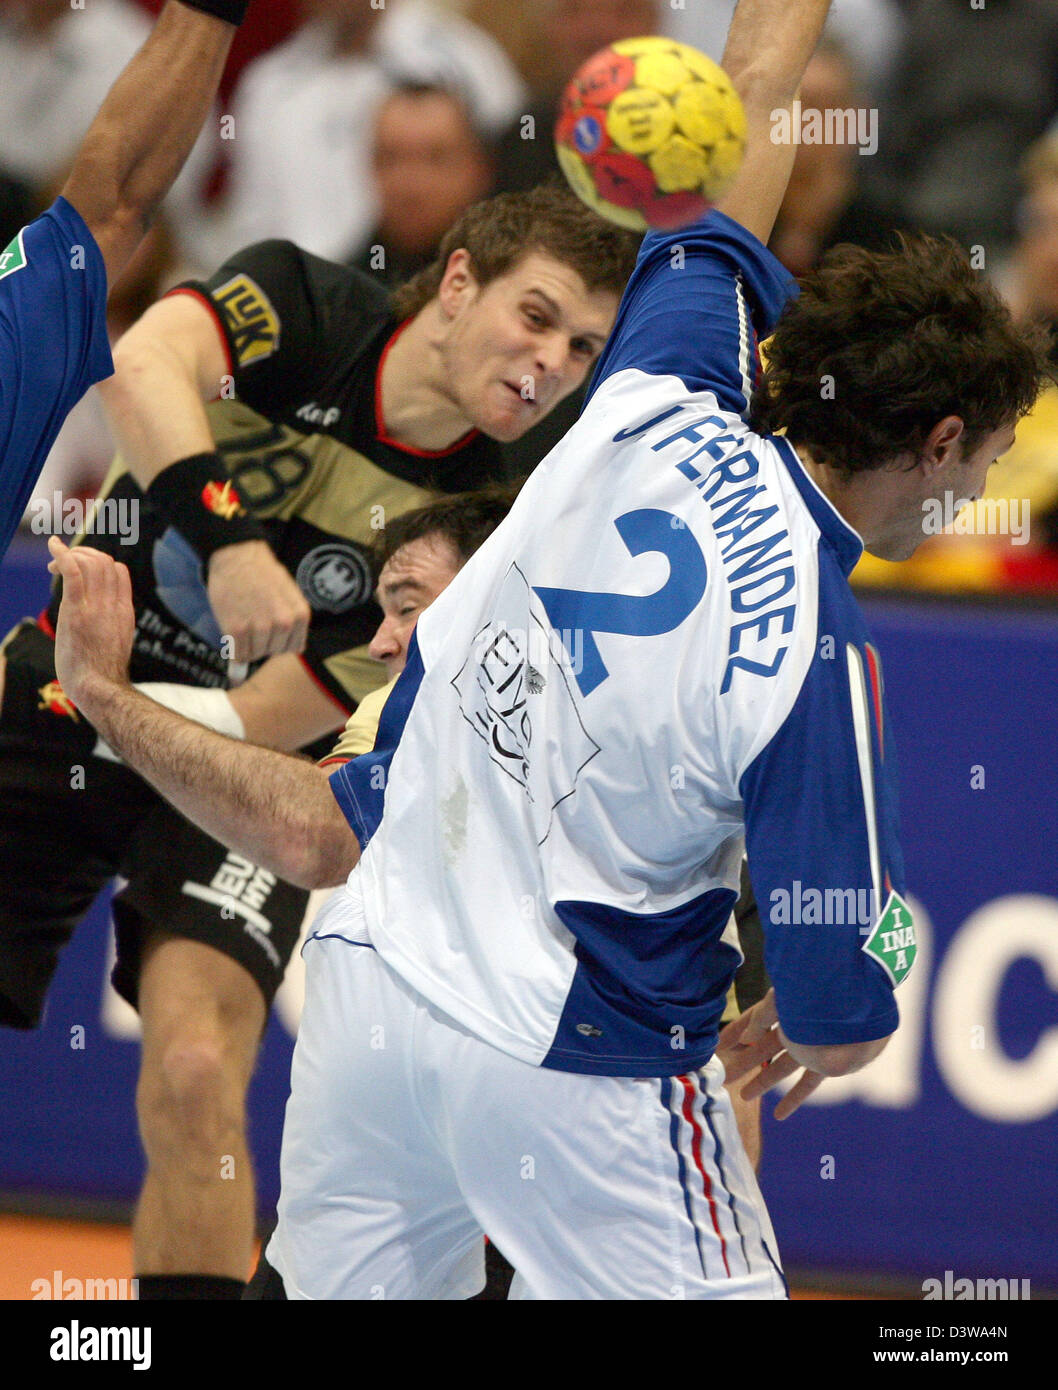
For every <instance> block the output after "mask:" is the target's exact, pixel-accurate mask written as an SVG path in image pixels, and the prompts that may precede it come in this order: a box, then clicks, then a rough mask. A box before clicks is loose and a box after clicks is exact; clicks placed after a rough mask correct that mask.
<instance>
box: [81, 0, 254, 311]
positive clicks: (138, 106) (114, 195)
mask: <svg viewBox="0 0 1058 1390" xmlns="http://www.w3.org/2000/svg"><path fill="white" fill-rule="evenodd" d="M234 35H235V29H234V27H233V26H232V25H231V24H226V23H225V22H224V21H222V20H220V19H215V18H214V17H213V16H212V15H208V14H203V13H202V12H201V11H199V10H195V9H190V8H188V7H187V6H186V5H183V4H181V3H180V0H169V3H168V4H167V5H166V7H165V9H164V10H163V12H162V14H161V16H160V17H159V19H158V21H157V23H156V24H155V26H154V29H153V31H152V33H151V35H150V37H149V38H148V39H147V41H146V43H145V44H144V46H143V47H142V48H141V49H140V51H139V52H138V53H137V54H136V55H135V57H134V58H133V59H132V60H131V62H130V63H129V65H128V66H127V67H126V68H125V70H124V72H123V73H122V74H121V76H120V77H119V78H118V79H117V81H116V82H115V83H114V86H113V87H112V88H111V89H110V92H109V93H108V95H107V97H106V99H105V100H104V102H103V105H102V106H101V107H100V110H99V114H98V115H97V116H96V118H95V120H94V121H93V123H92V125H91V127H90V128H89V131H88V134H87V135H86V136H85V139H84V143H83V144H82V146H81V149H80V151H79V152H78V155H77V158H76V160H75V161H74V165H73V169H72V170H71V173H70V177H69V180H68V182H67V184H66V187H65V188H64V189H63V196H64V197H65V198H66V199H67V200H68V201H69V202H71V203H72V204H73V205H74V207H75V208H76V209H77V211H78V212H79V213H80V214H81V216H82V217H83V218H84V220H85V222H86V223H87V224H88V227H89V229H90V231H91V232H92V235H93V236H94V237H95V238H96V241H97V242H98V243H99V248H100V250H101V251H102V253H103V260H104V262H105V263H106V268H107V278H108V280H109V281H110V283H111V284H113V283H114V280H115V279H116V278H117V276H118V275H119V274H120V272H121V271H122V270H123V269H124V267H125V265H126V264H127V263H128V261H129V259H130V257H131V256H132V253H133V251H134V250H135V249H136V247H137V245H138V244H139V242H140V239H141V238H142V236H143V233H144V231H145V230H146V228H147V226H148V225H149V224H150V220H151V218H152V217H153V216H154V214H155V212H156V211H157V209H158V206H159V204H160V203H161V202H162V199H163V198H164V197H165V195H166V193H168V191H169V189H170V187H171V186H172V183H173V180H174V179H175V178H176V176H177V174H179V172H180V170H181V169H182V168H183V165H184V161H185V160H186V159H187V156H188V154H189V153H190V151H191V147H192V145H193V144H194V143H195V139H196V138H197V136H198V133H199V131H200V130H201V128H202V124H203V122H204V120H205V118H206V115H207V113H208V112H209V109H210V106H211V104H212V102H213V99H214V97H215V96H216V93H217V87H218V85H219V83H220V77H221V73H222V72H223V70H224V63H225V60H226V59H227V56H228V50H229V49H230V47H231V41H232V39H233V37H234Z"/></svg>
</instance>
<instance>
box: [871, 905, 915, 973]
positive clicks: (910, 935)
mask: <svg viewBox="0 0 1058 1390" xmlns="http://www.w3.org/2000/svg"><path fill="white" fill-rule="evenodd" d="M862 949H863V950H865V951H866V952H867V954H868V955H869V956H871V957H873V959H874V960H876V961H877V962H878V964H879V965H880V966H881V967H882V969H883V970H884V971H885V973H886V974H887V975H888V976H889V978H890V980H891V981H892V982H893V984H894V985H898V984H900V983H901V982H902V981H903V979H904V978H905V976H906V975H907V973H908V971H909V970H910V969H911V967H912V966H913V965H914V963H915V955H916V952H917V951H918V945H917V943H916V941H915V923H914V920H913V919H912V916H911V909H910V908H909V907H908V905H907V903H905V902H904V900H903V898H902V897H901V896H900V894H899V893H897V892H895V891H893V892H892V893H890V894H889V900H888V901H887V902H886V904H885V907H884V908H883V909H882V915H881V916H880V917H879V918H878V922H877V925H876V926H875V928H874V931H872V932H871V934H870V936H869V937H868V938H867V940H866V941H865V942H864V943H863V948H862Z"/></svg>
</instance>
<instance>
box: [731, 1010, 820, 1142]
mask: <svg viewBox="0 0 1058 1390" xmlns="http://www.w3.org/2000/svg"><path fill="white" fill-rule="evenodd" d="M716 1055H717V1056H718V1057H719V1059H720V1061H721V1062H722V1063H723V1064H724V1071H725V1072H726V1080H727V1082H728V1083H729V1084H731V1085H734V1083H736V1082H738V1081H741V1080H742V1079H743V1078H744V1077H746V1076H749V1075H750V1073H751V1072H752V1073H753V1075H752V1076H751V1077H750V1080H749V1081H748V1082H747V1084H746V1085H745V1086H743V1087H742V1089H741V1090H740V1091H739V1095H740V1096H742V1098H743V1100H755V1099H756V1098H757V1097H758V1096H761V1095H763V1094H764V1092H765V1091H770V1090H771V1089H772V1088H773V1087H774V1086H778V1085H779V1084H780V1083H781V1082H783V1081H785V1080H786V1079H787V1077H790V1076H793V1074H794V1072H796V1071H800V1070H801V1064H800V1062H796V1061H794V1059H793V1057H791V1056H790V1054H789V1052H787V1050H786V1039H785V1038H784V1037H783V1035H782V1031H781V1029H780V1028H779V1015H778V1013H777V1011H776V1008H775V991H774V990H773V989H770V990H769V991H768V993H767V994H766V995H765V996H764V998H763V999H762V1000H761V1001H760V1003H759V1004H754V1005H753V1007H752V1008H751V1009H747V1010H746V1012H745V1013H744V1014H740V1015H739V1017H738V1018H736V1019H735V1020H734V1021H733V1022H732V1023H729V1024H728V1025H727V1027H726V1028H725V1029H724V1030H723V1031H722V1032H721V1034H720V1038H719V1040H718V1042H717V1045H716ZM824 1080H826V1078H825V1077H824V1076H822V1075H821V1074H820V1073H819V1072H815V1071H809V1070H808V1069H807V1068H806V1069H805V1070H804V1072H803V1074H802V1076H801V1078H800V1080H798V1081H797V1082H796V1084H795V1085H794V1086H792V1087H791V1089H790V1090H789V1091H788V1092H787V1093H786V1095H785V1096H783V1098H782V1100H781V1101H780V1102H779V1104H778V1105H777V1106H776V1107H775V1118H776V1119H777V1120H785V1119H787V1118H788V1117H789V1116H790V1115H792V1114H793V1113H794V1111H795V1110H796V1109H797V1108H798V1107H799V1106H800V1105H802V1104H803V1103H804V1101H806V1100H807V1099H808V1097H809V1096H810V1095H811V1094H812V1092H813V1091H815V1090H816V1089H817V1088H818V1087H819V1085H820V1083H821V1082H822V1081H824Z"/></svg>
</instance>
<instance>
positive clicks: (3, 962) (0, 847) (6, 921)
mask: <svg viewBox="0 0 1058 1390" xmlns="http://www.w3.org/2000/svg"><path fill="white" fill-rule="evenodd" d="M29 627H32V625H27V628H29ZM38 644H44V646H45V648H46V650H45V651H44V652H41V653H36V651H35V649H36V647H37V645H38ZM7 650H8V661H7V667H6V672H5V676H6V684H5V689H4V698H3V704H2V706H0V1023H4V1024H6V1025H8V1026H11V1027H20V1028H31V1027H35V1026H36V1025H37V1024H38V1023H39V1022H40V1018H41V1015H42V1012H43V1008H44V1000H45V997H46V995H47V991H48V988H49V986H50V983H51V979H52V976H53V974H54V972H55V969H56V967H57V965H58V960H59V954H60V952H61V950H62V949H63V947H64V946H65V945H66V944H67V942H68V941H69V940H70V938H71V936H72V935H73V932H74V930H75V928H76V926H77V923H78V922H79V921H80V919H81V918H82V917H83V915H84V914H85V912H87V910H88V908H89V907H90V906H91V904H92V902H93V900H94V899H95V897H96V896H97V894H98V893H99V892H100V891H101V890H102V889H103V887H104V886H105V885H106V883H107V881H108V880H109V879H110V877H111V876H112V875H113V873H114V872H115V869H116V866H117V864H118V861H119V858H120V853H121V845H122V844H123V842H124V841H125V840H126V839H127V837H128V835H129V834H130V825H131V822H132V820H133V819H134V818H135V816H136V815H137V814H140V813H142V811H143V809H144V807H145V806H146V805H147V804H149V802H150V799H151V797H152V795H153V794H152V793H150V792H149V791H148V789H147V788H146V786H145V784H143V783H142V782H141V781H140V780H139V779H138V778H136V777H134V776H133V774H131V773H129V772H128V770H127V769H125V768H119V767H115V766H114V765H113V764H108V763H104V762H103V761H102V760H100V759H98V758H95V757H93V755H92V752H91V749H92V747H93V746H94V743H95V737H96V736H95V733H94V731H92V730H91V729H88V728H87V727H86V726H84V725H83V722H82V721H80V719H79V717H78V716H76V711H72V710H71V709H70V707H68V705H67V704H64V702H63V697H62V696H61V692H58V691H57V687H55V686H54V666H53V664H52V663H51V656H50V652H51V648H50V643H48V641H47V639H46V638H45V637H44V635H43V633H41V632H40V631H39V629H33V631H32V632H29V631H28V630H27V633H26V635H25V637H23V636H22V635H21V634H19V635H18V636H17V637H16V638H15V639H13V641H12V643H11V645H10V646H9V647H8V649H7ZM16 655H17V659H16Z"/></svg>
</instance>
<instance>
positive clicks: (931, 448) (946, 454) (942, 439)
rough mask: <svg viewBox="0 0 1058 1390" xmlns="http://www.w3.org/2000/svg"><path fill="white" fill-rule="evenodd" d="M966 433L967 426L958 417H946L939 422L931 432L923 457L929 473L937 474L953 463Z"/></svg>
mask: <svg viewBox="0 0 1058 1390" xmlns="http://www.w3.org/2000/svg"><path fill="white" fill-rule="evenodd" d="M964 432H965V425H964V424H963V422H962V420H961V419H960V418H959V416H958V415H946V416H945V417H944V419H943V420H938V422H937V423H936V424H935V425H934V426H933V428H932V429H931V430H930V432H929V435H928V437H927V439H926V443H925V447H924V448H923V450H922V455H921V458H922V461H923V463H924V464H925V465H926V471H927V472H928V473H932V472H936V471H937V469H939V468H943V467H944V465H945V464H946V463H949V462H950V461H951V458H952V455H953V453H954V451H955V450H956V448H957V447H958V445H959V441H960V440H961V439H962V437H963V434H964Z"/></svg>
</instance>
